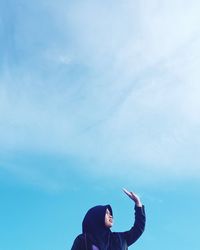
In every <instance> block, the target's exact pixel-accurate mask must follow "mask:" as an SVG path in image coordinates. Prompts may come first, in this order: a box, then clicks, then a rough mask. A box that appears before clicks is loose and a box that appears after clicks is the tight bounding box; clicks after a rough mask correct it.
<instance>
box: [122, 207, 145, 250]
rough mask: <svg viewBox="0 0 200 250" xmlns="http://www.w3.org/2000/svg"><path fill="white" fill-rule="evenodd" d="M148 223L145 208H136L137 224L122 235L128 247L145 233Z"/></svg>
mask: <svg viewBox="0 0 200 250" xmlns="http://www.w3.org/2000/svg"><path fill="white" fill-rule="evenodd" d="M145 223H146V215H145V209H144V206H142V207H137V206H135V222H134V225H133V227H132V228H131V229H130V230H129V231H125V232H123V233H120V234H121V235H122V237H123V238H124V239H125V240H126V242H127V245H128V246H130V245H131V244H133V243H134V242H135V241H136V240H137V239H138V238H139V237H140V236H141V235H142V233H143V232H144V229H145Z"/></svg>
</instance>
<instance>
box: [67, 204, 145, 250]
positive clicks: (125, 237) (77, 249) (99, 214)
mask: <svg viewBox="0 0 200 250" xmlns="http://www.w3.org/2000/svg"><path fill="white" fill-rule="evenodd" d="M107 208H108V209H109V210H110V212H111V214H112V209H111V207H110V206H109V205H106V206H96V207H94V208H92V209H90V210H89V211H88V212H87V214H86V216H85V218H84V220H83V224H82V227H83V233H82V234H80V235H78V236H77V237H76V239H75V240H74V243H73V246H72V248H71V250H92V245H95V246H97V247H98V249H99V250H126V249H128V246H130V245H132V244H133V243H134V242H135V241H136V240H137V239H138V238H139V237H140V236H141V234H142V233H143V231H144V228H145V221H146V217H145V210H144V206H142V207H137V206H135V222H134V225H133V227H132V228H131V229H130V230H129V231H125V232H111V231H110V229H108V228H105V225H104V218H105V211H106V209H107Z"/></svg>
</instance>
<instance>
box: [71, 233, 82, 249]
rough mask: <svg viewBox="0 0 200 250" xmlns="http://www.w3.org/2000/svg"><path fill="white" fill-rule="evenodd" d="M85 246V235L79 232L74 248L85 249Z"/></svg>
mask: <svg viewBox="0 0 200 250" xmlns="http://www.w3.org/2000/svg"><path fill="white" fill-rule="evenodd" d="M83 247H84V235H83V234H79V235H78V236H77V237H76V238H75V240H74V243H73V246H72V250H76V249H83Z"/></svg>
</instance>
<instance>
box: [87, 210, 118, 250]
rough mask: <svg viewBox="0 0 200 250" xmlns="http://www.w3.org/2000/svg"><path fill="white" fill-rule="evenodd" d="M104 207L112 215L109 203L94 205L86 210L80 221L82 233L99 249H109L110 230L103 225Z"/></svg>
mask: <svg viewBox="0 0 200 250" xmlns="http://www.w3.org/2000/svg"><path fill="white" fill-rule="evenodd" d="M106 209H108V210H109V211H110V213H111V215H113V213H112V208H111V206H110V205H105V206H95V207H92V208H91V209H90V210H88V212H87V213H86V215H85V217H84V219H83V223H82V231H83V234H85V235H86V237H87V239H89V241H90V242H91V244H94V245H95V246H97V247H98V248H99V249H100V250H104V249H109V240H110V233H111V230H110V228H108V227H106V226H105V214H106Z"/></svg>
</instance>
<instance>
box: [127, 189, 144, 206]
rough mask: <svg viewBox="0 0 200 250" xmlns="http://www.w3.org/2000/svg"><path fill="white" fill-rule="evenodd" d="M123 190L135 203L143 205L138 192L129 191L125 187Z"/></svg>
mask: <svg viewBox="0 0 200 250" xmlns="http://www.w3.org/2000/svg"><path fill="white" fill-rule="evenodd" d="M123 191H124V193H125V194H126V195H128V197H129V198H130V199H131V200H133V201H134V202H135V205H136V206H137V207H142V202H141V201H140V198H139V196H138V195H137V194H135V193H133V192H129V191H128V190H126V189H125V188H123Z"/></svg>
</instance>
